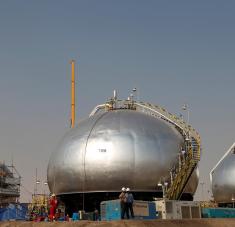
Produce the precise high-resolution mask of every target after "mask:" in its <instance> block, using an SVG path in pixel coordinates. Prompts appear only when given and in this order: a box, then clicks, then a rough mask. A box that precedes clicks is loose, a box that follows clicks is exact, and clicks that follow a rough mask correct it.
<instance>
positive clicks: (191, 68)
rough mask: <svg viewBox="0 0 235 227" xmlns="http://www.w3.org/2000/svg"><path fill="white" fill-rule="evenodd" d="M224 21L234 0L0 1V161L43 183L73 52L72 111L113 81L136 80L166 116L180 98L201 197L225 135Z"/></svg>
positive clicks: (66, 96)
mask: <svg viewBox="0 0 235 227" xmlns="http://www.w3.org/2000/svg"><path fill="white" fill-rule="evenodd" d="M234 24H235V2H234V1H215V0H213V1H212V0H211V1H204V0H201V1H200V0H197V1H190V0H185V1H174V0H172V1H166V0H164V1H163V0H162V1H156V0H153V1H150V0H148V1H144V0H142V1H137V0H136V1H134V0H129V1H126V0H119V1H113V0H107V1H104V0H99V1H95V0H93V1H91V0H86V1H85V0H84V1H78V0H76V1H75V0H74V1H72V0H71V1H65V0H64V1H59V0H51V1H45V0H40V1H29V0H28V1H27V0H25V1H18V0H15V1H11V0H9V1H1V3H0V152H1V153H0V154H1V155H0V159H2V160H5V161H6V162H7V163H10V160H11V157H12V156H13V159H14V163H15V165H16V167H17V169H18V171H19V172H20V173H21V175H22V177H23V185H24V186H25V187H26V188H27V189H28V190H30V191H33V187H34V178H35V169H36V168H38V175H39V178H40V180H41V181H46V168H47V163H48V160H49V157H50V154H51V152H52V151H53V150H54V149H55V147H56V144H57V142H58V141H59V140H60V138H61V137H62V136H63V135H64V133H65V132H66V131H67V130H68V129H69V117H70V65H69V61H70V59H72V58H73V59H75V60H76V61H77V63H79V66H78V65H76V67H77V69H78V68H79V70H77V72H78V71H79V73H77V76H78V78H79V80H78V83H77V94H76V98H77V100H76V101H77V103H78V105H77V116H78V118H80V119H81V118H84V117H86V116H87V115H88V113H89V112H90V111H91V110H92V108H93V107H94V106H95V105H97V104H100V103H103V102H104V101H106V100H107V98H108V97H110V96H111V95H112V90H113V89H117V90H118V94H119V97H120V98H126V97H127V96H128V95H129V93H130V90H131V89H132V88H133V87H137V88H138V90H139V96H140V99H141V100H142V101H148V102H151V103H154V104H158V105H161V106H163V107H165V108H166V109H167V110H168V111H170V112H172V113H175V114H180V113H181V112H182V110H181V106H182V105H183V103H184V102H187V103H188V104H189V106H190V123H191V124H192V125H193V127H194V128H196V129H197V130H198V131H199V133H200V135H201V138H202V146H203V155H202V160H201V162H200V182H205V186H204V197H205V198H206V197H208V192H207V190H209V189H210V185H209V171H210V169H211V168H212V167H213V166H214V165H215V164H216V163H217V161H218V160H219V159H220V158H221V157H222V155H223V153H224V152H225V151H226V150H227V149H228V148H229V147H230V145H231V144H232V143H233V142H234V141H235V138H234V128H235V120H234V116H235V101H234V96H235V88H234V86H235V64H234V59H235V27H234ZM78 74H79V75H78ZM39 190H43V188H42V187H41V186H40V188H39ZM29 197H30V195H29V194H28V193H27V192H26V190H25V189H22V200H23V201H26V200H27V201H28V198H29ZM201 197H202V188H201V186H199V188H198V193H197V196H196V198H201Z"/></svg>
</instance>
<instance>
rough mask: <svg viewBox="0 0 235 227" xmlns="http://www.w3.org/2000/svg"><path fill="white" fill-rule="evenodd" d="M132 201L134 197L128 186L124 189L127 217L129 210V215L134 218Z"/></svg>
mask: <svg viewBox="0 0 235 227" xmlns="http://www.w3.org/2000/svg"><path fill="white" fill-rule="evenodd" d="M133 202H134V197H133V195H132V193H131V190H130V188H127V189H126V205H127V217H128V216H129V211H130V213H131V217H132V218H134V217H135V216H134V211H133Z"/></svg>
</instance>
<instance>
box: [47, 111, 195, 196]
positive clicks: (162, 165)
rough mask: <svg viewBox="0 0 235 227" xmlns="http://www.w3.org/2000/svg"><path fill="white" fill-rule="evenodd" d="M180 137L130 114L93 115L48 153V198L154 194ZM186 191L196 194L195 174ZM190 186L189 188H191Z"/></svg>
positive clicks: (171, 128)
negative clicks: (125, 192)
mask: <svg viewBox="0 0 235 227" xmlns="http://www.w3.org/2000/svg"><path fill="white" fill-rule="evenodd" d="M183 142H184V141H183V137H182V136H181V134H180V133H179V132H178V131H177V130H176V128H175V127H174V126H173V125H171V124H169V123H167V122H166V121H164V120H162V119H160V118H156V117H152V116H149V115H147V114H145V113H141V112H137V111H134V110H113V111H108V112H104V113H100V114H95V115H94V116H91V117H89V118H87V119H85V120H83V121H81V122H80V123H78V125H77V127H75V128H73V129H71V130H70V131H69V132H68V133H67V134H66V135H65V136H64V138H63V139H62V140H61V142H60V143H59V145H58V147H57V149H56V150H55V151H54V152H53V153H52V155H51V158H50V161H49V165H48V170H47V175H48V183H49V188H50V190H51V192H53V193H56V194H58V195H61V194H71V193H81V192H86V193H90V192H117V191H120V188H121V187H123V186H126V187H130V188H131V189H132V191H137V192H138V191H144V192H148V191H149V192H150V191H155V190H156V188H157V184H158V182H159V180H160V178H161V177H162V176H166V175H168V174H169V169H170V168H171V167H172V166H173V164H174V163H176V162H177V160H178V153H179V151H180V149H181V146H182V144H183ZM191 178H192V179H190V181H189V184H190V185H191V186H190V185H188V187H187V188H188V190H189V191H190V192H191V193H194V192H195V190H196V187H197V184H198V170H196V171H195V172H194V174H193V176H192V177H191ZM190 182H191V183H190Z"/></svg>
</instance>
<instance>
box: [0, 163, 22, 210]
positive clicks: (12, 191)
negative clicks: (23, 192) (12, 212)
mask: <svg viewBox="0 0 235 227" xmlns="http://www.w3.org/2000/svg"><path fill="white" fill-rule="evenodd" d="M20 182H21V177H20V174H19V173H18V171H17V170H16V168H15V166H13V165H11V166H7V165H5V164H4V163H0V206H4V205H7V204H9V203H15V202H17V199H18V198H19V196H20Z"/></svg>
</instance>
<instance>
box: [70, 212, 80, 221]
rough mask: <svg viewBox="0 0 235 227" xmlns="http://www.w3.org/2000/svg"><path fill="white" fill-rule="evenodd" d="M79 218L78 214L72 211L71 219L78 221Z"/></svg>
mask: <svg viewBox="0 0 235 227" xmlns="http://www.w3.org/2000/svg"><path fill="white" fill-rule="evenodd" d="M79 219H80V218H79V216H78V213H73V215H72V220H73V221H78V220H79Z"/></svg>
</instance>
